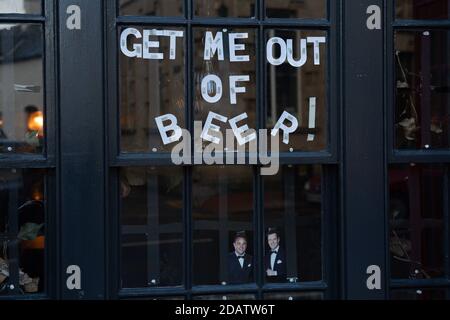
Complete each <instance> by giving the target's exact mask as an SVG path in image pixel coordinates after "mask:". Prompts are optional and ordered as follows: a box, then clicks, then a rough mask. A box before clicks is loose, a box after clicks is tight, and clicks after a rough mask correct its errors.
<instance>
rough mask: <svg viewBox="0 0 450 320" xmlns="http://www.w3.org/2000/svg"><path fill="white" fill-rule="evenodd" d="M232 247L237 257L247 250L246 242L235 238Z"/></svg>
mask: <svg viewBox="0 0 450 320" xmlns="http://www.w3.org/2000/svg"><path fill="white" fill-rule="evenodd" d="M233 245H234V250H235V251H236V253H237V254H239V255H243V254H244V253H245V251H246V250H247V240H245V239H244V238H237V239H236V241H235V242H234V243H233Z"/></svg>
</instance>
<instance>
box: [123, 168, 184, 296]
mask: <svg viewBox="0 0 450 320" xmlns="http://www.w3.org/2000/svg"><path fill="white" fill-rule="evenodd" d="M182 190H183V169H182V168H180V167H176V168H175V167H173V168H162V167H152V168H125V169H122V171H121V174H120V194H121V199H122V205H121V210H122V214H121V222H122V287H124V288H136V287H154V286H156V287H166V286H180V285H182V282H183V193H182Z"/></svg>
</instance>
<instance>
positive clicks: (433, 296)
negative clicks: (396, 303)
mask: <svg viewBox="0 0 450 320" xmlns="http://www.w3.org/2000/svg"><path fill="white" fill-rule="evenodd" d="M447 296H448V295H447V290H446V289H404V290H393V291H391V300H446V299H447Z"/></svg>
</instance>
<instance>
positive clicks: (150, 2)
mask: <svg viewBox="0 0 450 320" xmlns="http://www.w3.org/2000/svg"><path fill="white" fill-rule="evenodd" d="M182 14H183V0H119V15H122V16H167V17H171V16H172V17H173V16H181V15H182Z"/></svg>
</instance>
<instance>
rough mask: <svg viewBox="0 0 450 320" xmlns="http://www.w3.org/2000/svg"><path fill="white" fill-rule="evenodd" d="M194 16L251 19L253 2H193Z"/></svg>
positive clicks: (217, 0) (222, 0)
mask: <svg viewBox="0 0 450 320" xmlns="http://www.w3.org/2000/svg"><path fill="white" fill-rule="evenodd" d="M194 6H195V15H196V16H202V17H223V18H226V17H230V18H231V17H233V18H252V17H255V15H256V6H255V0H194Z"/></svg>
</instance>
